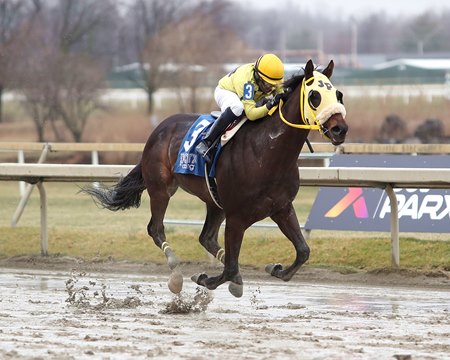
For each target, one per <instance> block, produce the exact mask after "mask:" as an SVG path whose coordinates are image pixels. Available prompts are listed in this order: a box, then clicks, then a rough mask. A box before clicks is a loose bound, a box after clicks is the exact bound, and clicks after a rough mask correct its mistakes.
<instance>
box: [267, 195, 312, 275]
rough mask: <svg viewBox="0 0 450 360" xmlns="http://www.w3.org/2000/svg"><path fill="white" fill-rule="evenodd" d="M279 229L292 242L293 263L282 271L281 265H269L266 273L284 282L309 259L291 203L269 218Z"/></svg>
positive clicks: (306, 246) (307, 248)
mask: <svg viewBox="0 0 450 360" xmlns="http://www.w3.org/2000/svg"><path fill="white" fill-rule="evenodd" d="M271 218H272V220H273V221H275V222H276V223H277V225H278V227H279V228H280V230H281V232H282V233H283V234H284V235H285V236H286V237H287V238H288V239H289V240H290V241H291V242H292V244H293V245H294V248H295V251H296V257H295V261H294V262H293V264H292V265H291V266H289V267H288V268H286V269H283V266H282V265H281V264H269V265H267V266H266V271H267V272H268V273H269V274H271V275H272V276H275V277H277V278H280V279H282V280H284V281H289V280H290V279H291V278H292V276H294V274H295V273H296V272H297V270H298V269H299V268H300V266H302V265H303V264H304V263H305V262H306V260H308V258H309V246H308V244H307V243H306V241H305V238H304V237H303V235H302V232H301V230H300V225H299V223H298V219H297V215H296V213H295V209H294V207H293V206H292V203H289V204H288V205H287V206H286V207H284V208H283V209H282V210H281V211H279V212H278V213H276V214H274V215H272V216H271Z"/></svg>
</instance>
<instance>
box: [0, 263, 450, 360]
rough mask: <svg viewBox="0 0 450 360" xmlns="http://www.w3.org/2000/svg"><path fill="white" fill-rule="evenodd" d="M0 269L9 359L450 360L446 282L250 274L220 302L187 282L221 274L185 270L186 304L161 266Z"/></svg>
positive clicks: (223, 291) (0, 345) (1, 330)
mask: <svg viewBox="0 0 450 360" xmlns="http://www.w3.org/2000/svg"><path fill="white" fill-rule="evenodd" d="M13 264H15V265H16V266H14V267H13V266H12V265H13ZM19 264H22V265H23V266H18V265H19ZM7 265H9V266H7ZM0 266H3V267H1V268H0V294H1V295H0V309H1V310H0V358H14V359H37V358H42V359H44V358H45V359H72V358H73V359H78V358H92V359H97V358H98V359H104V358H111V359H119V358H120V359H123V358H133V359H136V358H147V357H154V358H163V359H164V358H167V359H168V358H170V359H174V358H175V359H177V358H178V359H225V358H228V359H234V358H240V359H269V358H270V359H298V358H303V359H329V358H342V359H348V358H350V359H380V358H385V359H388V358H394V356H395V357H396V358H403V359H407V358H409V357H410V358H412V359H415V358H417V359H419V358H420V359H442V358H445V357H448V354H450V327H449V324H450V303H449V298H450V296H449V295H450V286H449V280H448V278H447V277H446V276H438V275H439V274H434V277H431V276H427V275H426V274H420V275H418V274H405V273H403V274H402V273H389V274H386V273H384V274H379V273H378V274H357V275H358V276H356V275H355V274H353V275H342V274H337V273H334V272H330V271H323V270H318V269H309V268H306V269H304V270H303V271H302V272H300V273H299V275H298V276H297V277H296V279H295V280H294V281H291V282H289V283H284V282H282V281H277V280H276V279H272V278H270V277H269V276H267V275H266V274H264V273H262V272H260V271H259V270H258V271H255V270H254V269H243V277H244V282H245V287H244V295H243V297H242V298H240V299H236V298H234V297H232V296H231V295H230V294H229V293H228V290H227V287H226V286H223V287H220V288H219V289H218V290H215V291H213V292H210V291H205V290H204V289H201V288H199V287H197V286H196V285H195V284H193V283H192V282H191V281H190V280H189V276H190V275H191V271H194V272H195V271H199V270H204V269H207V271H208V272H209V273H215V272H217V271H218V268H217V267H216V266H215V265H208V264H186V265H185V267H184V272H185V287H184V290H183V292H182V294H181V295H180V296H175V295H173V294H171V293H170V292H169V291H168V290H167V287H166V281H167V270H166V269H165V267H163V266H157V265H151V264H147V265H137V264H128V263H117V262H107V263H85V262H80V261H76V260H74V259H67V258H57V259H44V260H42V259H40V258H35V259H33V258H28V259H25V258H22V259H17V258H16V259H14V260H11V259H10V260H9V261H3V262H1V264H0ZM111 267H113V268H114V269H111ZM199 267H201V268H202V269H199ZM108 269H109V271H108ZM111 270H114V272H111ZM330 273H331V274H330ZM428 275H430V274H428ZM444 275H445V274H444ZM352 276H353V277H352ZM375 278H378V279H379V280H378V283H374V282H375V280H374V279H375ZM381 278H383V279H384V280H383V281H384V284H382V283H383V281H381V280H380V279H381ZM406 279H409V284H408V283H407V281H406ZM420 279H422V280H423V279H425V280H427V281H428V282H426V283H421V281H420ZM395 282H397V283H395ZM399 282H400V284H398V283H399Z"/></svg>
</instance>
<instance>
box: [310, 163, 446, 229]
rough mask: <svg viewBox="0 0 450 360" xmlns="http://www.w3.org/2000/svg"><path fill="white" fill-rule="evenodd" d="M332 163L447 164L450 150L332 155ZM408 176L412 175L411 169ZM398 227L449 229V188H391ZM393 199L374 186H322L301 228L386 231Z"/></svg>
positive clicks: (430, 166)
mask: <svg viewBox="0 0 450 360" xmlns="http://www.w3.org/2000/svg"><path fill="white" fill-rule="evenodd" d="M330 166H331V167H340V166H352V167H366V166H367V167H378V168H384V167H390V168H423V169H426V168H450V156H448V155H416V156H411V155H334V156H333V157H332V158H331V162H330ZM411 176H415V174H412V175H411ZM394 192H395V195H396V198H397V207H398V218H399V227H400V231H407V232H435V233H449V232H450V225H449V224H450V189H415V188H412V189H407V188H406V189H394ZM390 219H391V202H390V199H389V197H388V196H387V194H386V193H385V192H384V191H383V190H382V189H378V188H361V187H351V188H342V187H336V188H334V187H324V188H321V189H320V191H319V192H318V194H317V197H316V200H315V201H314V204H313V206H312V208H311V211H310V213H309V216H308V219H307V220H306V223H305V229H309V230H313V229H323V230H352V231H355V230H357V231H389V230H390Z"/></svg>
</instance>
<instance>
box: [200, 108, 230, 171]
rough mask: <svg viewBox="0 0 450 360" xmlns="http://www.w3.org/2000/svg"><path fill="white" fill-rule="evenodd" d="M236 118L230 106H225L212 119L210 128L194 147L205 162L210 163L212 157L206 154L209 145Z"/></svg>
mask: <svg viewBox="0 0 450 360" xmlns="http://www.w3.org/2000/svg"><path fill="white" fill-rule="evenodd" d="M237 118H238V116H236V115H234V113H233V111H231V108H226V110H225V111H224V112H223V113H222V114H221V115H220V116H219V117H218V118H217V120H216V121H214V124H212V126H211V129H210V130H209V131H208V134H206V137H205V138H204V139H203V140H202V141H200V143H199V144H198V145H197V146H196V147H195V151H197V153H199V154H200V155H201V156H202V157H203V158H204V159H205V161H206V162H207V163H211V161H212V159H211V157H210V155H209V154H208V152H209V150H210V148H211V146H212V145H213V144H214V143H215V141H216V140H217V138H218V137H219V136H221V135H222V133H223V132H224V131H225V130H226V128H227V127H228V126H229V125H230V124H231V123H232V122H233V121H234V120H236V119H237Z"/></svg>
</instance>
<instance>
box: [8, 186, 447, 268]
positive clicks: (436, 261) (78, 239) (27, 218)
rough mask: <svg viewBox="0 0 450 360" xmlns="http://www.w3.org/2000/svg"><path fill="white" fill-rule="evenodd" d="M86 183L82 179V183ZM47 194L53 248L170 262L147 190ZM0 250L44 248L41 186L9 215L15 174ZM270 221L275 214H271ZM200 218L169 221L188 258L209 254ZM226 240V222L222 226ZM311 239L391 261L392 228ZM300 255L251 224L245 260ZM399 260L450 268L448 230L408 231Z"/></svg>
mask: <svg viewBox="0 0 450 360" xmlns="http://www.w3.org/2000/svg"><path fill="white" fill-rule="evenodd" d="M81 185H82V184H81ZM45 187H46V190H47V196H48V217H49V218H48V224H49V229H48V230H49V253H50V254H59V255H67V256H72V257H80V258H84V259H87V260H96V259H97V260H103V259H108V258H113V259H116V260H129V261H136V262H156V263H164V262H165V257H164V255H163V253H162V252H161V251H160V250H159V249H158V248H156V247H155V245H154V244H153V241H152V239H150V238H149V237H148V235H147V233H146V226H147V223H148V221H149V216H150V214H149V210H148V209H149V201H148V196H147V195H146V193H144V195H143V198H142V204H141V207H140V208H139V209H130V210H126V211H119V212H111V211H108V210H105V209H100V208H97V207H96V206H95V205H94V203H93V201H92V200H91V199H90V198H89V197H88V196H86V195H84V194H80V193H78V190H79V188H78V186H77V185H76V184H73V183H46V184H45ZM316 193H317V189H315V188H306V187H305V188H302V189H301V190H300V193H299V195H298V196H297V199H296V201H295V207H296V210H297V214H298V217H299V221H300V222H301V223H304V222H305V221H306V218H307V216H308V212H309V209H310V207H311V205H312V203H313V201H314V198H315V195H316ZM0 201H1V205H0V257H1V258H6V257H12V256H19V255H34V254H39V253H40V241H39V234H40V220H39V219H40V218H39V194H38V191H37V189H35V190H34V191H33V194H32V197H31V199H30V201H29V203H28V205H27V207H26V209H25V211H24V213H23V215H22V218H21V219H20V221H19V223H18V226H17V227H16V228H12V227H11V226H10V221H11V218H12V215H13V213H14V211H15V208H16V206H17V204H18V201H19V188H18V184H17V183H15V182H1V183H0ZM204 216H205V210H204V205H203V203H202V202H201V201H200V200H198V199H197V198H195V197H193V196H191V195H189V194H187V193H185V192H183V191H181V190H180V191H179V192H178V193H177V194H176V195H175V196H174V198H173V199H172V201H171V203H170V205H169V208H168V211H167V215H166V218H167V219H184V220H202V219H203V218H204ZM266 221H269V220H266ZM200 231H201V227H200V226H181V225H177V226H175V225H167V226H166V235H167V241H168V242H169V243H170V245H171V246H172V248H173V249H174V250H175V252H176V253H177V254H178V256H179V257H180V259H182V261H205V260H207V259H208V258H207V256H206V253H205V251H204V249H203V248H202V247H201V246H200V244H199V243H198V235H199V234H200ZM220 242H221V243H223V229H222V230H221V232H220ZM308 243H309V245H310V247H311V256H310V259H309V261H308V264H309V265H311V266H320V267H335V268H341V269H347V270H348V271H354V270H358V269H364V270H371V269H379V268H386V267H389V266H390V261H391V255H390V246H391V245H390V234H389V233H366V232H348V231H346V232H335V231H313V232H312V234H311V238H310V240H308ZM293 259H294V251H293V248H292V245H291V244H290V242H289V241H288V240H287V239H286V238H284V236H283V235H282V234H281V232H280V231H279V230H278V229H267V228H264V229H261V228H251V229H249V230H247V232H246V233H245V238H244V242H243V245H242V251H241V257H240V263H241V264H243V265H250V266H256V267H261V266H264V265H265V264H267V263H269V262H280V263H284V264H289V263H290V262H292V261H293ZM400 261H401V266H402V267H403V268H410V269H416V270H432V269H445V270H450V235H449V234H410V233H408V234H404V233H402V234H401V239H400Z"/></svg>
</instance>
